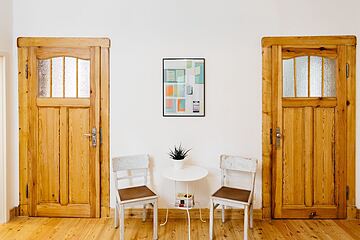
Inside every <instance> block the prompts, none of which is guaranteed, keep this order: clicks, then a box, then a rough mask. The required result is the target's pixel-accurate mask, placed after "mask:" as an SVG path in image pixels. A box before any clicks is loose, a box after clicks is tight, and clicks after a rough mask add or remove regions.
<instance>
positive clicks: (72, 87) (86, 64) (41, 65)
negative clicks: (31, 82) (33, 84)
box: [38, 57, 90, 98]
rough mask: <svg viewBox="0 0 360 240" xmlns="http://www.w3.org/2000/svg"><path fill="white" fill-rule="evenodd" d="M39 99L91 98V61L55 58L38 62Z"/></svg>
mask: <svg viewBox="0 0 360 240" xmlns="http://www.w3.org/2000/svg"><path fill="white" fill-rule="evenodd" d="M38 82H39V90H38V95H39V97H54V98H89V97H90V60H83V59H78V58H74V57H54V58H51V59H45V60H42V59H39V60H38Z"/></svg>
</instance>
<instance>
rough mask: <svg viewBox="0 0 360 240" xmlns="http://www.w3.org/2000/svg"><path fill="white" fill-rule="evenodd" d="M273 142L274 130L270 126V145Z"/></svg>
mask: <svg viewBox="0 0 360 240" xmlns="http://www.w3.org/2000/svg"><path fill="white" fill-rule="evenodd" d="M272 144H273V130H272V128H270V145H272Z"/></svg>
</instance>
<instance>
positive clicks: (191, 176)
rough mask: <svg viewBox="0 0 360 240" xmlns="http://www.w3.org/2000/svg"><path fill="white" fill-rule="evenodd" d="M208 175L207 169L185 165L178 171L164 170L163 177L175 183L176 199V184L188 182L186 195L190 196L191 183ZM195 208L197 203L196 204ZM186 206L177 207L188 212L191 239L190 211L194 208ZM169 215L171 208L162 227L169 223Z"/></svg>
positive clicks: (169, 168) (172, 168)
mask: <svg viewBox="0 0 360 240" xmlns="http://www.w3.org/2000/svg"><path fill="white" fill-rule="evenodd" d="M207 175H208V171H207V170H206V169H205V168H202V167H198V166H194V165H185V166H184V167H183V168H181V169H176V168H174V167H168V168H166V169H164V172H163V177H164V178H167V179H169V180H173V181H174V182H175V198H176V182H186V194H189V182H192V181H197V180H200V179H202V178H204V177H206V176H207ZM194 206H195V203H194ZM194 206H192V207H188V206H184V207H176V206H175V207H176V208H178V209H182V210H186V212H187V218H188V237H189V239H190V213H189V209H191V208H193V207H194ZM199 210H200V220H201V221H202V222H205V221H204V220H203V219H202V216H201V208H199ZM168 214H169V208H167V210H166V219H165V222H164V223H161V224H160V226H164V225H165V224H166V223H167V220H168Z"/></svg>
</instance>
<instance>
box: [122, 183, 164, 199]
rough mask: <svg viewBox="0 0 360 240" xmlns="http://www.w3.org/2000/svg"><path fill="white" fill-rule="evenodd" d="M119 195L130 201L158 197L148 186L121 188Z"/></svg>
mask: <svg viewBox="0 0 360 240" xmlns="http://www.w3.org/2000/svg"><path fill="white" fill-rule="evenodd" d="M118 192H119V197H120V200H121V201H130V200H136V199H139V200H140V199H142V198H149V197H157V196H156V194H155V193H154V192H153V191H151V190H150V189H149V188H148V187H147V186H138V187H130V188H123V189H119V190H118Z"/></svg>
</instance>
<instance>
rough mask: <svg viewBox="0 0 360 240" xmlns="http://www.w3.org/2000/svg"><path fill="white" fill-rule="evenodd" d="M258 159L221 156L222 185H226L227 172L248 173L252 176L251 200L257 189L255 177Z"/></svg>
mask: <svg viewBox="0 0 360 240" xmlns="http://www.w3.org/2000/svg"><path fill="white" fill-rule="evenodd" d="M257 162H258V161H257V159H253V158H246V157H241V156H230V155H221V156H220V168H221V175H222V176H221V185H222V186H224V185H225V178H226V173H227V170H231V171H239V172H246V173H250V174H251V186H249V188H250V191H251V200H252V197H253V194H254V187H255V177H256V168H257Z"/></svg>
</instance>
